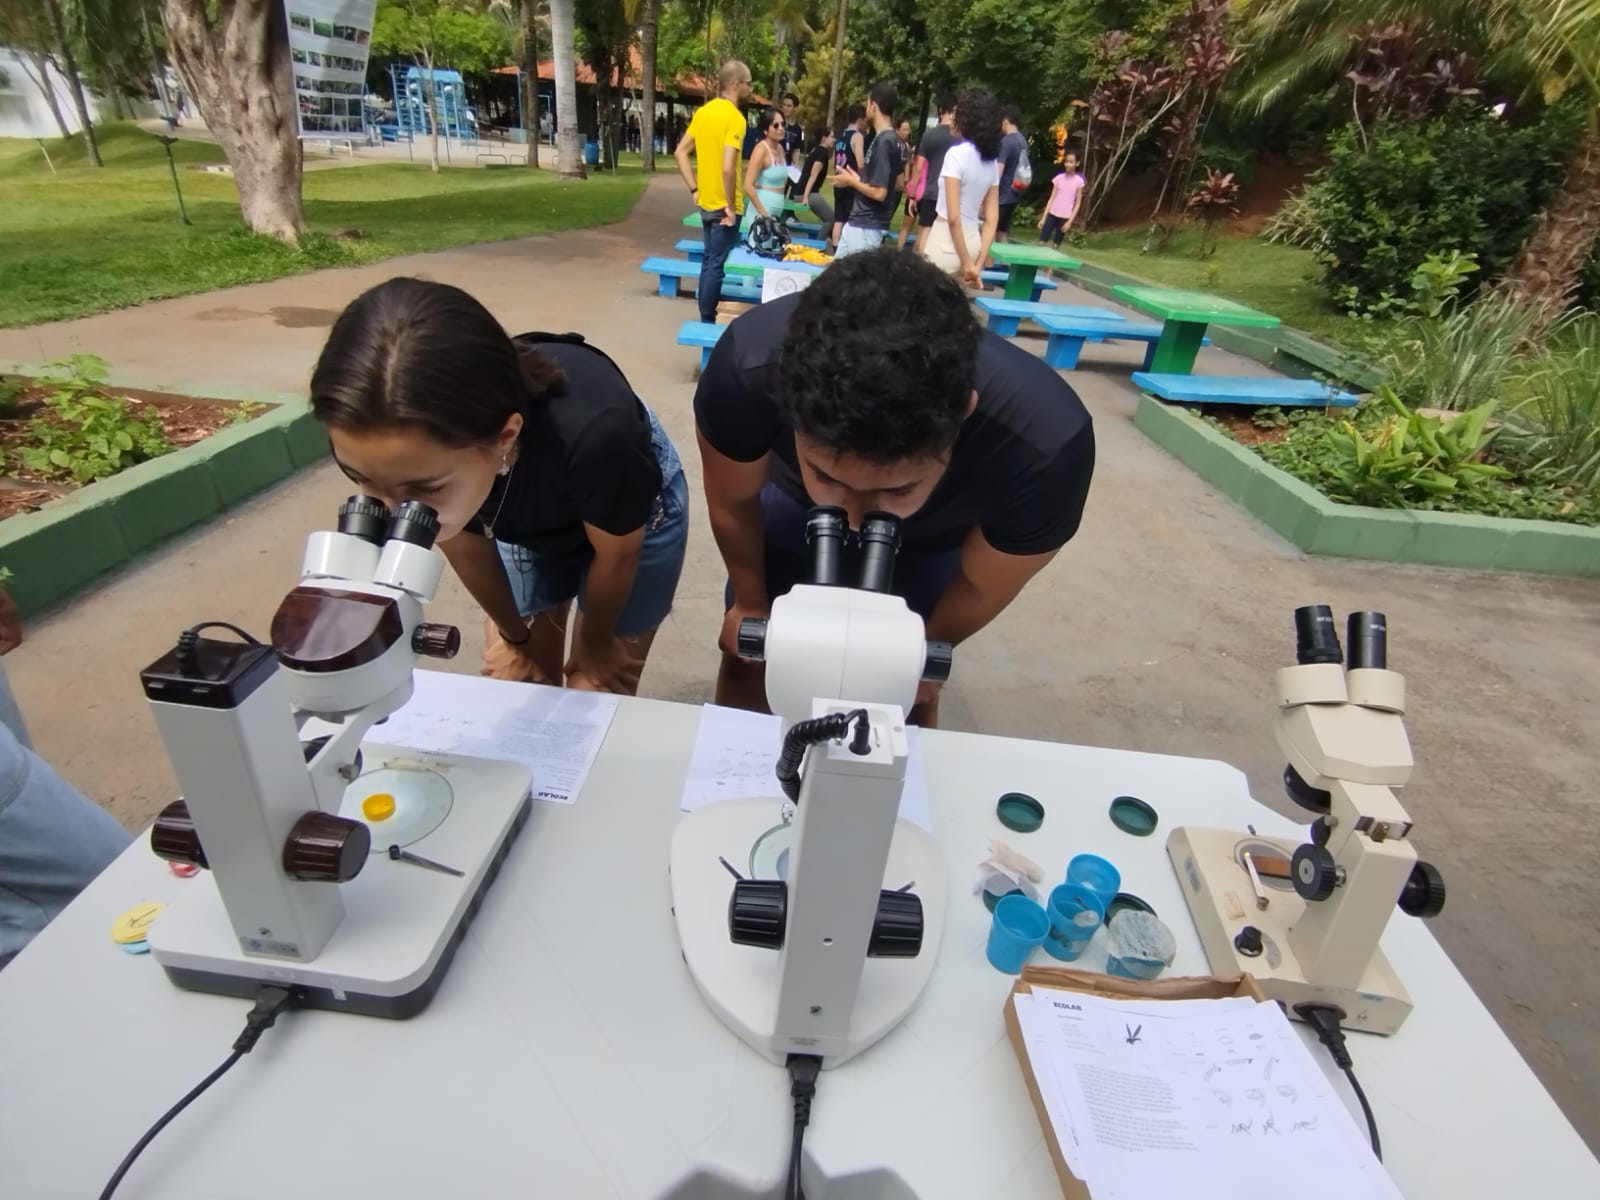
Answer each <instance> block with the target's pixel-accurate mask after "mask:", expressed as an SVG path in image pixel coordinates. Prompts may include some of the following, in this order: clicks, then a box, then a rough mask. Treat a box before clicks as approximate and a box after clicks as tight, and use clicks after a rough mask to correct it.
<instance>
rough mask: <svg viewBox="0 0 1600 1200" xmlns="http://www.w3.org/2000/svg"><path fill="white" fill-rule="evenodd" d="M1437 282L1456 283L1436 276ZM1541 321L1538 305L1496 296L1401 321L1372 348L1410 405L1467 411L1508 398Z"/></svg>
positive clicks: (1369, 350)
mask: <svg viewBox="0 0 1600 1200" xmlns="http://www.w3.org/2000/svg"><path fill="white" fill-rule="evenodd" d="M1429 286H1431V287H1433V288H1434V289H1436V290H1437V289H1439V288H1440V287H1443V288H1444V289H1445V290H1448V289H1449V286H1450V285H1449V284H1442V285H1441V284H1440V283H1439V281H1438V280H1437V279H1435V280H1434V281H1433V282H1432V283H1431V284H1430V285H1429ZM1435 298H1436V297H1435ZM1537 320H1538V314H1537V312H1535V311H1534V310H1533V309H1532V308H1531V307H1528V306H1523V305H1519V304H1517V303H1515V302H1514V301H1511V300H1508V299H1506V298H1505V297H1503V296H1499V295H1488V296H1484V297H1482V298H1481V299H1479V300H1477V301H1475V302H1474V303H1472V304H1465V305H1462V306H1461V307H1459V308H1456V309H1453V310H1445V311H1442V312H1441V313H1440V315H1438V316H1436V317H1426V316H1408V317H1403V318H1401V319H1399V320H1396V321H1394V322H1392V323H1391V324H1389V325H1388V326H1387V327H1385V328H1382V329H1381V330H1379V331H1377V332H1376V333H1375V334H1374V336H1372V337H1370V338H1368V339H1367V341H1368V344H1367V346H1366V347H1364V349H1365V351H1366V352H1367V354H1368V356H1369V357H1370V360H1371V361H1372V363H1373V365H1375V366H1376V367H1378V368H1379V370H1381V371H1383V372H1384V374H1385V375H1386V376H1387V377H1388V381H1389V385H1390V386H1391V387H1392V388H1393V389H1394V391H1395V393H1396V394H1397V395H1398V396H1399V397H1400V399H1401V400H1403V401H1404V402H1405V403H1406V404H1407V405H1409V406H1410V407H1412V408H1447V409H1451V410H1453V411H1456V412H1464V411H1466V410H1467V409H1470V408H1476V407H1478V406H1479V405H1481V404H1486V403H1489V402H1492V401H1500V400H1502V399H1503V398H1504V397H1505V396H1506V394H1507V389H1508V386H1509V385H1510V383H1511V381H1512V380H1514V379H1515V378H1517V376H1518V374H1519V372H1520V371H1521V369H1522V368H1521V360H1520V359H1519V355H1521V354H1523V353H1524V352H1525V351H1526V350H1527V349H1528V337H1529V334H1530V332H1531V331H1532V329H1533V326H1534V324H1535V323H1536V322H1537Z"/></svg>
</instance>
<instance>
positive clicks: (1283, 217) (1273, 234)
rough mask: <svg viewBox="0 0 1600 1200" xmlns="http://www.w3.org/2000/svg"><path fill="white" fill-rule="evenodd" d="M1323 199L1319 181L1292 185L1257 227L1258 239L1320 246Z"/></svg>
mask: <svg viewBox="0 0 1600 1200" xmlns="http://www.w3.org/2000/svg"><path fill="white" fill-rule="evenodd" d="M1323 202H1324V201H1323V187H1322V185H1321V184H1319V183H1307V184H1302V185H1301V186H1300V187H1297V188H1295V190H1294V191H1292V192H1290V193H1289V195H1288V197H1287V198H1286V199H1285V200H1284V202H1283V203H1282V204H1281V205H1279V206H1278V211H1277V212H1275V213H1273V214H1272V216H1271V218H1270V219H1269V220H1268V221H1267V223H1266V224H1265V225H1263V226H1262V227H1261V235H1260V236H1261V240H1262V241H1264V242H1276V243H1278V244H1279V245H1281V246H1298V247H1300V249H1302V250H1321V249H1322V248H1323V247H1324V246H1325V245H1327V242H1328V235H1327V232H1326V231H1325V230H1324V228H1323V216H1322V208H1321V206H1322V204H1323Z"/></svg>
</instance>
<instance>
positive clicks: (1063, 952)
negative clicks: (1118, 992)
mask: <svg viewBox="0 0 1600 1200" xmlns="http://www.w3.org/2000/svg"><path fill="white" fill-rule="evenodd" d="M1046 911H1047V912H1048V913H1049V914H1050V936H1049V937H1047V938H1045V940H1044V948H1045V953H1047V954H1049V955H1050V956H1051V957H1052V958H1059V959H1060V960H1061V961H1062V962H1072V961H1073V960H1075V959H1076V958H1077V957H1078V955H1080V954H1082V953H1083V952H1084V950H1085V949H1087V948H1088V945H1089V940H1090V939H1091V938H1092V937H1094V931H1095V930H1096V929H1099V928H1100V922H1101V921H1103V920H1105V917H1106V908H1105V905H1104V904H1103V903H1101V900H1100V897H1099V896H1096V895H1095V894H1094V893H1093V892H1091V891H1090V890H1089V889H1088V888H1086V887H1084V886H1083V885H1082V884H1081V883H1063V884H1061V885H1059V886H1058V887H1057V888H1056V889H1055V890H1054V891H1052V892H1051V893H1050V903H1049V904H1048V905H1047V906H1046Z"/></svg>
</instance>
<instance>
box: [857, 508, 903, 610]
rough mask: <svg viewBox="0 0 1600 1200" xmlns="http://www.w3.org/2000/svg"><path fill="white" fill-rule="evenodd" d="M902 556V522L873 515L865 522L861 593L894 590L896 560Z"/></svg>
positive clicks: (862, 545)
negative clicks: (896, 556) (892, 588)
mask: <svg viewBox="0 0 1600 1200" xmlns="http://www.w3.org/2000/svg"><path fill="white" fill-rule="evenodd" d="M899 553H900V518H899V517H896V516H894V515H892V514H890V513H885V512H871V513H868V514H867V515H866V516H864V517H862V518H861V590H862V591H864V592H887V591H888V590H889V589H890V588H891V587H893V586H894V559H895V555H897V554H899Z"/></svg>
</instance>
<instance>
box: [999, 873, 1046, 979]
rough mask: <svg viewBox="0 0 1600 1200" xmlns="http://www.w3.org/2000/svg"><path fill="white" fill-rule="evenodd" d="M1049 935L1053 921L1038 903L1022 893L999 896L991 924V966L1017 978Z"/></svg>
mask: <svg viewBox="0 0 1600 1200" xmlns="http://www.w3.org/2000/svg"><path fill="white" fill-rule="evenodd" d="M1049 933H1050V918H1049V917H1048V916H1046V915H1045V911H1044V909H1043V908H1042V907H1040V905H1039V903H1038V901H1036V900H1029V899H1028V898H1027V897H1026V896H1024V895H1022V894H1021V893H1020V892H1013V893H1012V894H1011V895H1009V896H1002V897H1000V901H999V903H997V904H996V905H995V906H994V920H993V921H992V922H991V923H990V925H989V948H988V950H987V951H986V954H987V956H988V959H989V965H990V966H991V967H993V968H994V969H995V970H996V971H1004V972H1005V973H1006V974H1007V975H1015V974H1017V973H1018V972H1019V971H1021V970H1022V968H1023V965H1024V964H1025V963H1027V961H1028V956H1029V955H1030V954H1032V953H1033V951H1034V947H1036V946H1038V945H1040V944H1041V943H1042V942H1043V941H1044V939H1045V938H1046V937H1047V936H1048V935H1049Z"/></svg>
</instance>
